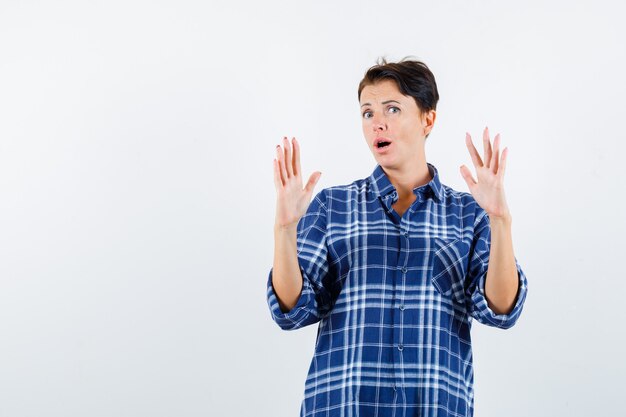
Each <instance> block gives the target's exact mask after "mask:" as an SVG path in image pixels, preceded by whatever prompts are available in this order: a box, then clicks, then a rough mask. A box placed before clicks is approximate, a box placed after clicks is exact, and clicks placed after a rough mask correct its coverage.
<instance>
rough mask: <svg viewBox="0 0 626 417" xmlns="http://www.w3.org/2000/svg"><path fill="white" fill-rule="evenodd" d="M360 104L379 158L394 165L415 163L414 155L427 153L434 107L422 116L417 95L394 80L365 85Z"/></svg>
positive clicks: (368, 138)
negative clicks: (406, 93)
mask: <svg viewBox="0 0 626 417" xmlns="http://www.w3.org/2000/svg"><path fill="white" fill-rule="evenodd" d="M360 104H361V120H362V122H363V134H364V135H365V141H366V142H367V145H368V146H369V148H370V150H371V151H372V153H373V154H374V158H375V159H376V162H378V163H379V164H380V165H381V166H382V167H383V168H395V169H402V168H403V167H404V166H407V164H413V163H415V157H416V156H417V155H419V154H423V153H424V140H425V138H426V135H427V134H428V133H430V131H431V129H432V127H433V124H434V122H435V111H434V110H431V111H430V112H429V113H428V115H427V116H423V115H422V113H421V112H420V110H419V107H417V103H415V99H414V98H413V97H411V96H405V95H403V94H402V93H401V92H400V90H399V89H398V86H397V84H396V82H395V81H393V80H382V81H379V82H377V83H376V84H372V85H368V86H366V87H364V88H363V90H362V91H361V99H360ZM381 145H382V146H381Z"/></svg>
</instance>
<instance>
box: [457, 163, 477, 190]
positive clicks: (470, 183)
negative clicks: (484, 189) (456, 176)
mask: <svg viewBox="0 0 626 417" xmlns="http://www.w3.org/2000/svg"><path fill="white" fill-rule="evenodd" d="M460 169H461V176H462V177H463V179H464V180H465V183H466V184H467V188H469V189H470V190H472V189H473V188H474V185H475V184H476V181H474V177H472V173H471V172H470V170H469V169H467V167H466V166H465V165H461V167H460Z"/></svg>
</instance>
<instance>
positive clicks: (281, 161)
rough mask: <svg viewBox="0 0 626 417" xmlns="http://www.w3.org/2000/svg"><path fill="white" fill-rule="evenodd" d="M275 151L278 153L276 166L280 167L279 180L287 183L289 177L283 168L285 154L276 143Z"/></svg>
mask: <svg viewBox="0 0 626 417" xmlns="http://www.w3.org/2000/svg"><path fill="white" fill-rule="evenodd" d="M276 153H277V154H278V166H279V167H280V176H281V180H282V182H283V184H287V180H288V179H289V177H288V176H287V170H286V169H285V161H284V158H285V156H284V153H283V150H282V148H281V147H280V145H276Z"/></svg>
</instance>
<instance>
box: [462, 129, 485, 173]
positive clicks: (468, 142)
mask: <svg viewBox="0 0 626 417" xmlns="http://www.w3.org/2000/svg"><path fill="white" fill-rule="evenodd" d="M465 144H466V145H467V150H468V151H469V153H470V157H471V158H472V163H473V164H474V167H475V168H476V169H478V168H480V167H482V166H483V161H482V160H481V159H480V155H478V150H476V147H475V146H474V143H473V142H472V137H471V136H470V134H469V133H467V132H465Z"/></svg>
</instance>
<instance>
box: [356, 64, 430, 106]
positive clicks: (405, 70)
mask: <svg viewBox="0 0 626 417" xmlns="http://www.w3.org/2000/svg"><path fill="white" fill-rule="evenodd" d="M381 80H393V81H395V82H396V84H397V85H398V89H399V90H400V92H401V93H402V94H404V95H405V96H411V97H413V99H414V100H415V103H417V107H418V108H419V109H420V111H421V112H422V113H426V112H428V111H430V110H436V109H437V102H438V101H439V92H438V91H437V83H436V82H435V76H434V75H433V73H432V72H430V69H428V67H427V66H426V64H424V63H423V62H421V61H416V60H412V59H407V58H404V59H402V60H401V61H399V62H387V60H386V59H385V58H380V59H379V60H378V63H377V64H376V65H374V66H373V67H371V68H369V69H368V70H367V72H365V76H364V77H363V79H362V80H361V82H360V83H359V101H360V100H361V92H362V91H363V88H365V87H366V86H368V85H371V84H375V83H377V82H378V81H381Z"/></svg>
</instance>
